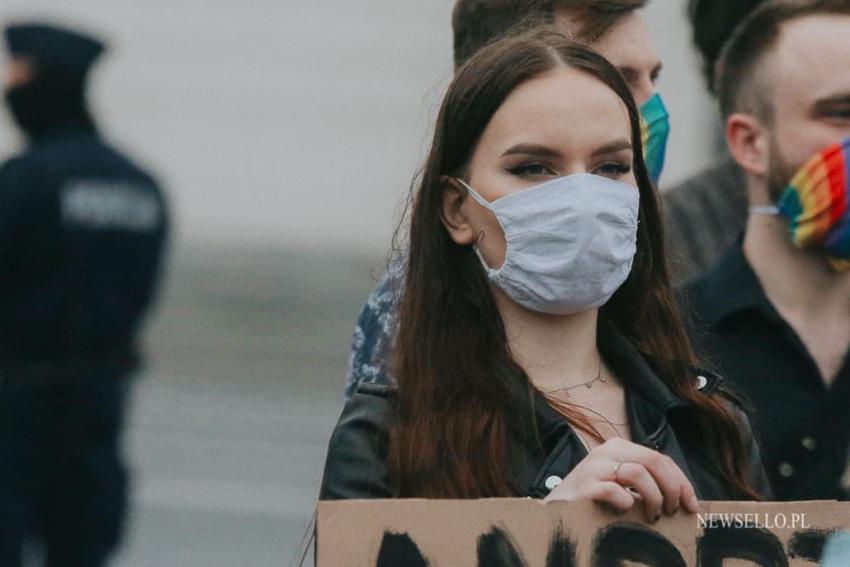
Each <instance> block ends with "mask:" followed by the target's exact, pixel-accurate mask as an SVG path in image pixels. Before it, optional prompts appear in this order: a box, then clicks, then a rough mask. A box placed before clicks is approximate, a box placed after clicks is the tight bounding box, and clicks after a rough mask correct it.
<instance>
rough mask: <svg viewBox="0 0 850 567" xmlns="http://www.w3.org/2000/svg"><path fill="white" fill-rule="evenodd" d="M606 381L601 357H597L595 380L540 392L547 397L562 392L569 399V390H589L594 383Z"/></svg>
mask: <svg viewBox="0 0 850 567" xmlns="http://www.w3.org/2000/svg"><path fill="white" fill-rule="evenodd" d="M607 380H608V378H607V377H606V376H603V375H602V357H601V356H600V357H599V370H598V371H597V373H596V378H594V379H593V380H588V381H587V382H582V383H580V384H573V385H572V386H564V387H561V388H552V389H550V390H541V392H543V393H544V394H545V395H547V396H548V395H551V394H555V393H557V392H563V393H564V394H565V395H566V396H567V397H569V395H570V390H575V389H576V388H581V387H582V386H584V387H585V388H587V389H588V390H590V389H591V388H593V385H594V384H595V383H596V382H606V381H607Z"/></svg>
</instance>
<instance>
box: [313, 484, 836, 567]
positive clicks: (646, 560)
mask: <svg viewBox="0 0 850 567" xmlns="http://www.w3.org/2000/svg"><path fill="white" fill-rule="evenodd" d="M317 527H318V531H317V537H318V549H317V564H318V565H319V567H331V566H333V567H338V566H340V565H345V566H357V567H361V566H362V567H389V566H393V567H395V566H405V567H418V566H421V567H424V566H431V567H434V566H441V567H446V566H453V567H454V566H463V565H470V566H482V567H484V566H486V567H501V566H505V567H573V566H575V567H579V566H581V567H584V566H587V567H591V566H593V567H608V566H612V567H613V566H617V567H619V566H622V565H646V566H648V567H680V566H681V567H684V566H690V565H700V566H702V567H721V566H723V565H733V564H742V565H764V566H770V567H774V566H777V567H778V566H785V565H817V564H818V561H819V559H820V557H821V554H822V552H823V547H824V543H825V541H826V539H827V537H828V536H829V535H830V534H831V533H832V532H834V531H836V530H842V529H844V530H848V529H850V503H839V502H834V501H818V502H777V503H752V502H703V503H702V508H701V510H700V513H699V514H687V513H684V512H679V513H678V514H676V515H674V516H671V517H668V516H662V518H661V520H660V521H658V522H657V523H655V524H647V523H646V522H645V521H644V520H643V514H642V511H641V510H638V509H635V510H632V511H630V512H628V513H626V514H623V515H617V514H616V513H614V512H612V511H609V510H607V509H605V508H603V507H601V506H597V505H595V504H593V503H590V502H581V503H566V502H555V503H550V504H546V503H543V502H542V501H539V500H531V499H492V500H353V501H352V500H349V501H337V502H321V503H320V504H319V515H318V524H317ZM736 560H739V561H736Z"/></svg>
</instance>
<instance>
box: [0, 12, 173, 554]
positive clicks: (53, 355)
mask: <svg viewBox="0 0 850 567" xmlns="http://www.w3.org/2000/svg"><path fill="white" fill-rule="evenodd" d="M7 40H8V41H9V44H10V48H11V50H12V52H13V54H15V53H16V49H17V50H18V51H19V52H21V53H25V54H27V55H32V56H33V57H34V58H35V60H36V63H39V62H40V61H41V58H45V59H47V58H50V57H51V50H53V51H56V50H59V51H62V54H61V57H63V58H65V59H66V61H64V62H62V61H60V62H59V64H60V65H66V66H67V65H71V64H73V62H74V60H73V53H74V50H75V49H78V50H81V53H80V54H79V55H80V59H81V61H82V64H84V65H85V67H86V68H87V66H88V65H89V64H90V63H91V61H92V60H93V59H94V57H96V55H97V53H99V51H100V49H95V50H93V49H92V46H93V45H96V44H94V43H93V40H90V39H89V38H85V37H83V36H78V35H76V34H74V33H73V32H67V31H64V30H57V29H55V28H47V27H44V26H19V27H16V28H10V29H9V30H7ZM28 49H31V50H32V53H30V51H27V50H28ZM44 49H47V50H48V51H47V52H45V51H44ZM69 52H70V53H71V55H69ZM68 57H71V59H70V63H69V62H68V60H67V59H68ZM54 63H55V62H54ZM41 68H48V66H47V65H44V66H43V67H39V69H41ZM58 77H59V78H58V79H57V81H58V82H59V83H62V82H63V81H64V82H65V84H67V83H68V81H70V82H71V83H74V81H77V80H78V79H79V76H78V75H74V74H71V78H70V79H68V77H66V76H64V75H62V74H61V73H59V74H58ZM75 77H76V78H75ZM35 99H36V103H37V104H38V103H40V102H42V101H40V100H38V97H37V96H36V97H35ZM10 106H12V105H11V104H10ZM12 110H13V114H14V112H15V108H13V109H12ZM36 110H37V109H36ZM53 110H54V111H55V109H53ZM63 112H64V114H63ZM47 115H48V116H51V117H52V118H56V120H53V121H52V122H51V123H45V124H41V125H40V127H39V128H37V129H34V131H32V132H27V133H28V134H30V138H31V144H30V147H29V148H28V150H27V151H26V152H25V153H23V154H22V155H20V156H18V157H15V158H13V159H11V160H9V161H8V162H6V163H5V164H4V165H3V166H2V168H0V483H1V485H0V497H2V500H0V515H2V530H3V531H2V534H0V536H1V537H2V539H1V540H0V564H2V565H4V566H6V565H17V564H19V562H20V555H21V547H22V542H23V541H26V540H35V541H40V542H41V543H43V544H44V545H45V547H46V554H47V561H48V563H49V564H50V565H70V566H74V565H101V564H102V563H103V562H104V561H105V559H106V557H107V556H108V554H109V552H110V551H111V550H112V549H114V547H115V546H116V544H117V543H118V542H119V540H120V537H121V534H122V526H123V520H124V518H125V515H126V514H125V512H126V501H127V475H126V471H125V467H124V465H123V462H122V458H121V455H120V432H121V426H122V417H123V414H124V408H125V401H126V391H127V381H128V378H129V376H130V375H131V374H132V372H133V370H135V369H136V368H137V366H138V363H139V354H138V352H137V345H136V342H137V340H136V339H137V333H138V330H139V325H140V322H141V319H142V317H143V315H144V314H145V312H146V310H147V308H148V307H149V305H150V303H151V300H152V297H153V295H154V291H155V288H156V284H157V280H158V275H159V272H160V266H161V263H162V256H163V249H164V243H165V240H166V234H167V226H168V219H167V211H166V206H165V202H164V199H163V195H162V192H161V191H160V189H159V187H158V185H157V183H156V181H155V180H154V179H153V178H152V177H151V176H150V175H148V174H147V173H146V172H145V171H144V170H143V169H141V168H140V167H139V166H137V165H136V164H134V163H133V162H132V161H130V160H129V159H128V158H127V157H125V156H124V155H122V154H121V153H120V152H119V151H117V150H116V149H114V148H112V147H110V146H109V145H108V144H107V143H106V142H105V141H104V140H103V139H102V138H101V136H100V135H99V134H98V132H97V130H96V128H95V126H94V123H93V122H92V121H91V120H90V119H89V118H88V115H87V112H86V111H85V109H84V108H82V107H81V108H76V109H74V108H70V109H65V110H63V111H60V113H59V114H51V113H50V112H48V113H47ZM19 124H20V121H19ZM25 130H26V128H25Z"/></svg>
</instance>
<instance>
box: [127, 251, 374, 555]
mask: <svg viewBox="0 0 850 567" xmlns="http://www.w3.org/2000/svg"><path fill="white" fill-rule="evenodd" d="M173 266H174V268H173V270H172V273H171V274H169V285H168V287H167V290H166V292H165V294H164V297H163V298H162V301H161V302H160V306H159V307H160V309H159V312H158V313H157V314H156V316H155V317H154V319H153V321H152V325H151V328H150V332H149V333H148V340H147V350H148V352H149V358H150V364H149V367H148V369H147V370H146V371H145V372H144V373H143V375H141V376H140V378H139V380H138V381H137V382H136V388H135V391H134V404H133V410H132V415H131V417H130V420H129V427H128V431H127V438H126V447H127V451H128V460H129V461H130V463H131V466H132V471H133V496H132V501H133V513H132V517H131V522H130V526H129V532H128V535H127V538H126V541H125V545H124V548H123V549H122V550H121V552H120V554H119V555H118V556H117V558H116V561H115V564H116V565H119V566H123V567H142V566H145V567H147V566H162V565H187V566H195V565H198V566H231V565H251V566H255V565H256V566H265V565H287V564H289V561H290V559H291V557H292V554H293V553H294V551H295V549H296V547H297V546H298V544H299V542H300V541H301V539H302V537H303V536H304V534H305V533H307V530H308V527H309V523H310V519H311V517H312V513H313V509H314V506H315V500H316V493H317V490H318V483H319V480H320V478H321V472H322V463H323V459H324V454H325V448H326V443H327V438H328V436H329V434H330V431H331V430H332V428H333V426H334V424H335V421H336V419H337V417H338V416H339V412H340V409H341V406H342V388H343V377H344V370H345V364H346V357H347V353H348V342H349V339H350V334H351V330H352V328H353V324H354V321H355V319H356V316H357V314H358V312H359V309H360V307H361V304H362V301H363V299H364V298H365V296H366V294H367V293H368V291H369V289H370V288H371V285H372V281H373V280H372V273H373V272H375V271H376V270H377V271H380V270H381V266H382V259H381V258H367V257H350V256H334V255H328V254H325V255H314V254H308V253H303V252H302V253H295V252H287V251H284V250H273V249H237V248H232V249H215V250H204V249H198V248H196V249H192V250H188V251H182V252H180V253H178V254H177V255H176V256H175V258H174V263H173Z"/></svg>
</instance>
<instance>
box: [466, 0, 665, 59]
mask: <svg viewBox="0 0 850 567" xmlns="http://www.w3.org/2000/svg"><path fill="white" fill-rule="evenodd" d="M648 2H649V0H457V2H456V3H455V7H454V11H453V12H452V28H453V30H454V62H455V67H460V66H461V65H462V64H463V63H464V62H465V61H466V60H467V59H469V58H470V57H471V56H472V55H474V54H475V53H476V52H477V51H479V50H480V49H481V48H482V47H484V46H485V45H487V44H488V43H490V42H492V41H493V40H495V39H499V38H502V37H505V36H508V35H512V34H514V33H519V32H521V31H525V30H527V29H528V28H531V27H536V26H539V25H545V24H551V23H552V22H553V21H554V20H555V14H556V13H557V12H559V11H563V12H566V13H568V14H570V16H574V17H575V18H576V24H577V29H576V32H575V39H577V40H579V41H582V42H585V43H590V42H593V41H596V40H597V39H599V38H600V37H601V36H602V35H604V34H605V32H607V31H608V30H609V29H611V28H612V27H613V26H614V24H616V23H617V22H618V21H620V19H622V18H623V17H625V16H627V15H628V14H630V13H631V12H633V11H635V10H638V9H640V8H643V7H644V6H646V4H647V3H648Z"/></svg>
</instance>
